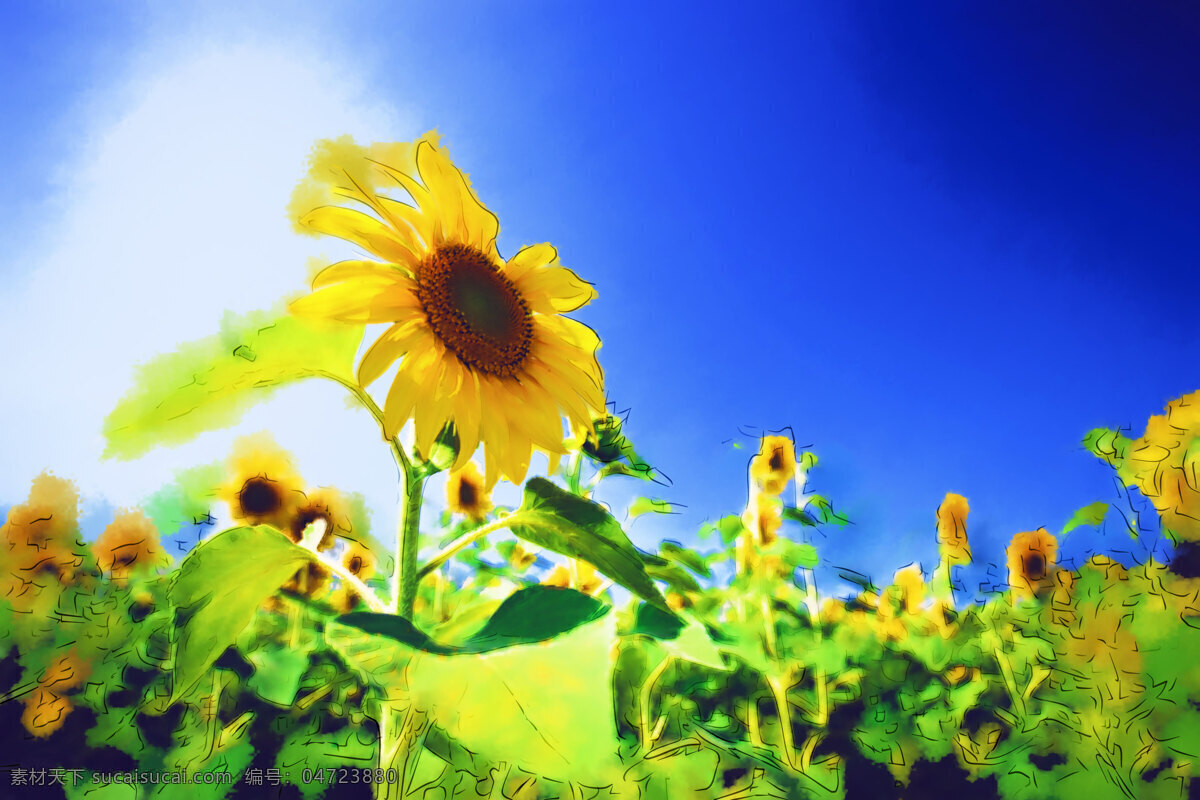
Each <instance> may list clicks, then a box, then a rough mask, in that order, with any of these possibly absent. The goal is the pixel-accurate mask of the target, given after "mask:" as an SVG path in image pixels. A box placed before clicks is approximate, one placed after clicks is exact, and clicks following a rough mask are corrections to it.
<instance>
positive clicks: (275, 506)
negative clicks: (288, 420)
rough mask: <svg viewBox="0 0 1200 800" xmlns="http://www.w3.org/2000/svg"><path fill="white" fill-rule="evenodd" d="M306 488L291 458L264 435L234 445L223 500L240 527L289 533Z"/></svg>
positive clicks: (259, 434)
mask: <svg viewBox="0 0 1200 800" xmlns="http://www.w3.org/2000/svg"><path fill="white" fill-rule="evenodd" d="M303 487H304V481H303V480H302V479H301V477H300V475H299V473H298V472H297V471H296V466H295V464H294V463H293V461H292V457H291V455H290V454H289V453H288V452H287V451H286V450H284V449H283V448H281V447H280V446H279V445H277V444H276V443H275V441H274V439H272V438H271V436H270V434H267V433H265V432H264V433H258V434H255V435H253V436H243V437H240V438H239V439H238V440H237V441H236V442H235V443H234V446H233V455H232V456H231V457H230V459H229V480H228V481H227V483H226V484H225V485H224V486H222V487H221V490H220V496H221V499H223V500H224V501H225V502H226V503H228V504H229V509H230V511H231V512H232V514H233V518H234V519H235V520H236V521H238V522H239V523H242V524H243V525H271V526H272V527H274V528H276V529H278V530H280V531H284V532H288V531H290V529H291V525H292V520H293V519H294V518H295V515H296V511H297V509H299V508H300V505H301V503H302V501H303V499H304V492H303Z"/></svg>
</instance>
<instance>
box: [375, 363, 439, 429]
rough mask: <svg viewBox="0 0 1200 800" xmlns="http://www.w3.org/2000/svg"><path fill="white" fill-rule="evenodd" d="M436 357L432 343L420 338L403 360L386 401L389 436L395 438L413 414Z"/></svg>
mask: <svg viewBox="0 0 1200 800" xmlns="http://www.w3.org/2000/svg"><path fill="white" fill-rule="evenodd" d="M436 357H437V351H436V350H434V347H433V344H432V343H430V342H429V340H427V339H420V340H418V343H417V347H416V348H414V349H413V350H411V351H409V353H408V355H407V356H405V357H404V360H403V361H401V362H400V368H399V369H397V370H396V377H395V379H393V380H392V388H391V389H389V390H388V395H387V400H386V401H385V402H384V405H383V435H384V436H385V437H387V438H388V439H392V438H394V437H395V436H396V434H398V433H399V432H400V430H401V429H402V428H403V427H404V424H405V423H406V422H408V420H409V419H410V418H411V417H412V412H413V405H414V404H415V403H416V402H417V395H418V394H419V393H420V392H421V390H422V389H426V386H425V384H424V378H425V376H426V375H427V374H428V372H429V369H430V367H431V366H432V364H433V360H434V359H435V358H436Z"/></svg>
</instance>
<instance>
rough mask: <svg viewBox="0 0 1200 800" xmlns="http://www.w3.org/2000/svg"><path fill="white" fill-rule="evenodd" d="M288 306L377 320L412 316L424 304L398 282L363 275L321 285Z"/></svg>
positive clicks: (329, 316)
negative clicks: (365, 277) (355, 279)
mask: <svg viewBox="0 0 1200 800" xmlns="http://www.w3.org/2000/svg"><path fill="white" fill-rule="evenodd" d="M288 309H289V310H290V311H291V312H292V313H293V314H296V315H297V316H308V317H320V318H323V319H336V320H340V321H342V322H359V323H365V324H373V323H379V322H400V321H403V320H407V319H410V318H412V317H413V315H414V314H416V313H418V311H419V309H420V304H419V302H418V301H417V298H416V297H415V296H414V295H413V294H412V293H411V292H409V291H407V290H405V289H404V288H402V287H400V286H398V285H397V284H395V283H394V282H390V281H388V282H384V281H377V280H375V279H370V280H365V279H359V280H357V281H347V282H343V283H339V284H336V285H334V286H326V287H324V288H321V289H318V290H316V291H315V292H312V293H311V294H307V295H305V296H303V297H300V298H297V299H296V300H293V301H292V302H291V303H290V304H289V305H288Z"/></svg>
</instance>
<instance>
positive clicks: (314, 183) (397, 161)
mask: <svg viewBox="0 0 1200 800" xmlns="http://www.w3.org/2000/svg"><path fill="white" fill-rule="evenodd" d="M384 186H390V187H393V188H399V189H402V190H403V191H404V192H405V193H407V195H408V197H407V198H405V200H406V201H405V202H402V201H400V200H397V199H395V198H393V197H390V196H388V195H387V194H385V193H384V188H383V187H384ZM338 200H351V201H354V202H356V203H359V204H361V205H362V206H365V207H366V209H367V210H368V211H370V212H371V213H364V212H363V211H360V210H356V209H353V208H346V207H344V206H341V205H336V204H335V203H336V202H337V201H338ZM314 206H315V207H314ZM292 210H293V211H294V212H297V216H298V217H299V219H298V223H299V226H300V228H301V229H302V230H306V231H307V232H314V233H320V234H329V235H332V236H337V237H339V238H342V239H345V240H347V241H349V242H352V243H353V244H355V245H357V246H359V247H361V248H363V249H364V250H366V251H368V252H369V253H371V254H372V255H374V256H375V257H376V258H378V259H379V260H378V261H362V260H352V261H342V262H339V263H337V264H333V265H332V266H330V267H327V268H326V269H325V270H323V271H322V272H320V273H319V274H318V275H317V276H316V278H315V279H314V280H313V290H314V291H313V292H312V293H311V294H308V295H306V296H304V297H302V298H300V299H299V300H297V301H295V302H294V303H293V304H292V307H291V308H292V311H293V312H294V313H296V314H302V315H311V316H316V317H320V318H324V319H334V320H340V321H343V322H350V323H358V324H362V323H368V324H369V323H391V327H390V328H388V329H387V331H385V332H384V333H383V334H382V335H381V336H380V337H379V338H378V339H377V340H376V341H375V342H374V344H373V345H372V346H371V347H370V349H369V350H368V351H367V353H366V354H365V355H364V356H363V358H362V361H361V363H360V364H359V365H358V382H359V383H360V385H362V386H363V387H366V386H369V385H370V384H371V383H373V382H374V381H375V380H377V379H378V378H379V377H380V376H381V375H383V373H384V372H385V371H386V370H387V369H388V368H389V367H390V366H391V365H392V364H393V363H395V362H396V361H397V360H400V364H399V367H398V369H397V372H396V376H395V378H394V379H393V381H392V385H391V388H390V389H389V391H388V393H387V399H386V401H385V403H384V407H383V412H384V434H385V435H386V436H388V437H389V438H390V437H392V436H395V435H396V434H397V433H398V432H399V431H400V429H401V428H403V427H404V425H405V424H406V423H407V422H408V420H410V419H412V420H413V422H414V430H415V435H416V444H417V449H418V450H419V451H420V452H422V453H429V452H430V451H431V449H432V446H433V444H434V440H435V439H436V437H437V435H438V433H439V431H441V429H442V428H443V427H444V426H445V425H446V424H447V423H450V422H453V423H454V425H455V427H456V428H457V433H458V437H459V442H460V449H459V454H458V458H457V461H456V462H455V464H454V469H460V468H462V466H463V465H464V464H466V462H467V460H468V459H469V458H470V457H471V455H472V454H473V453H474V452H475V450H476V448H477V447H478V446H479V445H480V444H481V443H482V444H483V445H484V465H485V472H486V476H487V485H488V487H489V488H490V487H491V486H493V485H494V484H495V482H496V481H497V480H498V479H499V478H500V477H506V478H508V479H509V480H510V481H513V482H515V483H519V482H521V481H522V480H523V479H524V477H525V474H526V473H527V472H528V469H529V461H530V457H531V455H532V449H533V448H534V447H536V448H538V449H540V450H542V451H544V452H546V453H547V454H548V455H549V456H550V458H551V463H552V465H555V464H556V462H557V458H558V456H560V455H563V454H565V450H564V448H563V429H562V418H563V415H564V414H565V415H566V416H567V418H568V419H569V421H570V423H571V426H572V429H573V430H575V431H582V430H588V431H590V430H591V429H592V420H593V419H594V418H595V417H597V416H601V415H602V412H603V410H604V390H603V383H604V375H603V372H602V370H601V369H600V365H599V363H598V362H597V360H596V351H597V350H598V349H599V347H600V340H599V338H598V337H597V336H596V334H595V333H594V332H593V331H592V330H591V329H590V328H588V327H587V326H586V325H583V324H581V323H579V322H576V321H575V320H572V319H568V318H566V317H563V316H561V314H562V313H564V312H569V311H575V310H576V309H578V308H581V307H582V306H584V305H586V304H587V303H588V302H590V301H591V300H592V299H593V298H594V297H595V296H596V293H595V291H593V289H592V287H591V285H590V284H589V283H587V282H585V281H583V280H581V279H580V278H579V277H578V276H577V275H576V274H575V273H574V272H572V271H571V270H569V269H567V268H566V267H563V266H561V265H560V264H559V262H558V253H557V251H556V250H555V249H554V248H553V247H551V246H550V245H549V244H536V245H531V246H528V247H525V248H523V249H521V250H519V251H517V253H515V254H514V255H513V256H512V257H511V258H509V259H508V260H507V261H506V260H504V259H503V258H501V256H500V254H499V252H498V250H497V249H496V236H497V234H498V233H499V229H500V228H499V223H498V221H497V219H496V217H495V216H494V215H493V214H492V213H491V212H490V211H488V210H487V208H485V207H484V206H483V204H482V203H480V202H479V199H478V198H477V197H476V196H475V192H474V191H473V190H472V188H471V185H470V183H469V181H468V180H467V178H466V176H465V175H464V174H463V173H462V172H460V171H459V170H458V168H457V167H455V166H454V164H453V163H452V162H451V161H450V158H449V156H448V155H447V154H446V151H445V149H443V148H441V147H439V146H438V143H437V136H436V135H435V134H433V133H430V134H427V135H426V136H424V137H422V138H421V139H420V140H418V141H417V142H415V143H412V144H404V145H372V146H371V147H369V148H364V147H359V146H357V145H355V144H354V143H353V142H352V141H351V140H350V139H349V138H348V137H343V138H342V139H339V140H336V141H325V142H321V143H319V144H318V146H317V148H316V150H315V152H314V156H313V159H312V168H311V170H310V172H309V176H308V179H307V180H306V181H304V182H303V183H301V185H300V187H299V188H298V189H297V192H296V194H295V196H294V197H293V203H292Z"/></svg>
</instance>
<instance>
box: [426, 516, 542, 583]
mask: <svg viewBox="0 0 1200 800" xmlns="http://www.w3.org/2000/svg"><path fill="white" fill-rule="evenodd" d="M520 519H521V514H520V512H517V513H516V514H509V515H508V516H507V517H501V518H500V519H497V520H493V521H492V522H489V523H488V524H487V525H480V526H479V527H478V528H475V529H474V530H470V531H467V532H466V533H464V534H463V535H462V536H460V537H458V538H457V539H455V540H454V541H453V542H451V543H450V544H448V545H446V546H445V547H443V548H442V549H441V550H439V551H438V553H437V555H435V556H434V557H433V558H431V559H429V561H428V562H426V563H425V564H424V565H423V566H422V567H421V568H420V569H419V570H417V580H420V579H422V578H424V577H425V576H426V575H428V574H429V573H431V572H433V571H434V570H435V569H437V568H438V567H440V566H441V565H442V564H445V563H446V562H447V561H449V560H450V559H451V558H453V557H454V556H455V555H456V554H458V553H460V552H462V551H463V550H465V549H466V548H468V547H470V546H471V545H472V544H474V543H475V542H477V541H478V540H479V539H482V538H483V537H484V536H487V535H488V534H489V533H494V532H496V531H498V530H500V529H501V528H507V527H508V526H509V525H513V524H517V523H519V522H520Z"/></svg>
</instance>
